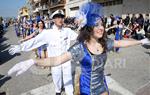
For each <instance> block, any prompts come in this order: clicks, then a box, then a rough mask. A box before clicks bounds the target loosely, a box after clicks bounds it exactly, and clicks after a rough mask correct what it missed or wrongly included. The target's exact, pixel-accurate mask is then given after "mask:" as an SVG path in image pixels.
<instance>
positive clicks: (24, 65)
mask: <svg viewBox="0 0 150 95" xmlns="http://www.w3.org/2000/svg"><path fill="white" fill-rule="evenodd" d="M32 65H34V60H33V59H29V60H26V61H23V62H20V63H17V64H16V65H14V66H13V67H12V68H11V69H10V70H9V71H8V76H11V75H12V74H13V73H15V72H16V76H18V75H20V74H22V73H24V72H26V71H27V70H28V69H29V68H30V67H31V66H32Z"/></svg>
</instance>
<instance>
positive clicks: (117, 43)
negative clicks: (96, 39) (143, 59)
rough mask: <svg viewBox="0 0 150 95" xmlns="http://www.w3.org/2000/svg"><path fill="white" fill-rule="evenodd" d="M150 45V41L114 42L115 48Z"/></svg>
mask: <svg viewBox="0 0 150 95" xmlns="http://www.w3.org/2000/svg"><path fill="white" fill-rule="evenodd" d="M148 43H150V40H148V39H147V38H146V39H143V40H133V39H132V40H131V39H130V40H119V41H116V40H115V41H114V47H129V46H134V45H140V44H148Z"/></svg>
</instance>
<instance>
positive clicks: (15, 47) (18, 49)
mask: <svg viewBox="0 0 150 95" xmlns="http://www.w3.org/2000/svg"><path fill="white" fill-rule="evenodd" d="M8 52H9V54H10V55H14V54H15V53H20V52H21V46H20V45H11V48H10V49H9V51H8Z"/></svg>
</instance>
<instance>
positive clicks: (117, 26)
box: [106, 16, 132, 52]
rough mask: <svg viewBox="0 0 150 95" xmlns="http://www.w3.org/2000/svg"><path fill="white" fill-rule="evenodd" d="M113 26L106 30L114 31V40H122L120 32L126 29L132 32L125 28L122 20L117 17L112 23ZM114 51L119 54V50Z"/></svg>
mask: <svg viewBox="0 0 150 95" xmlns="http://www.w3.org/2000/svg"><path fill="white" fill-rule="evenodd" d="M114 24H115V25H114V26H111V27H109V28H107V29H106V30H110V29H113V28H114V29H115V40H117V41H118V40H122V31H123V29H124V28H125V29H127V30H129V31H132V30H131V29H129V28H128V27H126V26H125V25H124V24H123V21H122V18H121V17H119V16H117V17H116V18H115V22H114ZM115 51H116V52H119V48H115Z"/></svg>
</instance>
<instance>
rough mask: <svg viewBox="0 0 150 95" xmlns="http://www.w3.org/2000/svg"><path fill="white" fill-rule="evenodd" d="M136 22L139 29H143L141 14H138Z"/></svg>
mask: <svg viewBox="0 0 150 95" xmlns="http://www.w3.org/2000/svg"><path fill="white" fill-rule="evenodd" d="M136 22H137V23H138V24H139V25H140V27H141V28H143V24H144V17H143V15H142V14H139V17H138V18H137V20H136Z"/></svg>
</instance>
